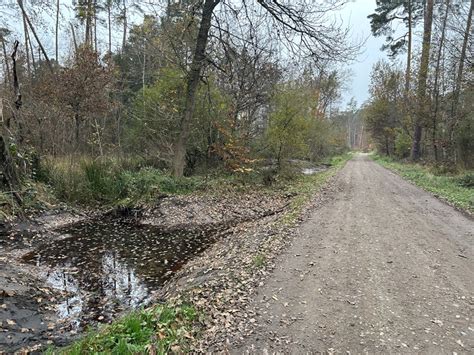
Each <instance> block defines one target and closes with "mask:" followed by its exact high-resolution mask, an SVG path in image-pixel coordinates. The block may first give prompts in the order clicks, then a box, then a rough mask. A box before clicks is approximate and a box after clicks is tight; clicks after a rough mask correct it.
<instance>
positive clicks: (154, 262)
mask: <svg viewBox="0 0 474 355" xmlns="http://www.w3.org/2000/svg"><path fill="white" fill-rule="evenodd" d="M217 232H218V231H217V230H201V231H177V232H173V233H165V232H163V231H161V230H159V229H158V228H154V227H151V226H140V225H131V224H127V223H122V222H121V221H120V220H114V219H107V220H94V221H87V222H81V223H78V224H75V225H72V226H70V227H68V228H67V229H63V230H60V233H62V234H63V236H62V238H60V239H58V240H55V241H54V242H52V243H49V244H46V245H42V246H41V247H38V249H37V250H35V251H34V252H32V253H29V254H27V255H25V257H24V261H25V262H29V263H36V264H37V265H38V266H40V267H44V268H45V270H47V271H45V276H46V279H47V281H48V283H49V284H50V285H52V286H53V287H55V288H57V289H60V290H61V291H62V292H63V294H64V301H62V302H60V303H58V305H57V309H58V313H59V315H60V317H61V318H63V319H66V318H67V319H69V320H71V321H72V324H74V325H75V326H83V325H85V324H87V323H89V322H90V321H91V320H100V321H106V320H108V319H110V318H112V317H113V316H114V315H115V314H117V313H118V312H120V311H122V310H124V309H127V308H135V307H137V306H140V305H142V304H144V303H146V302H147V301H148V300H149V298H150V296H151V293H152V291H154V290H156V289H158V288H159V287H160V286H161V285H162V284H163V282H164V281H165V280H167V279H169V277H170V276H171V275H172V274H173V272H175V271H177V270H179V269H180V267H181V266H182V265H183V264H184V263H185V262H186V261H188V260H189V259H190V258H191V257H192V256H194V255H196V254H197V253H199V252H201V251H202V250H204V249H205V248H206V247H208V246H209V245H210V244H211V243H213V242H214V241H215V238H216V235H217Z"/></svg>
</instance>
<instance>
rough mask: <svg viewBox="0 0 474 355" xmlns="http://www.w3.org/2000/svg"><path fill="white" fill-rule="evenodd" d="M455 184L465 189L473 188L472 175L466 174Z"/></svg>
mask: <svg viewBox="0 0 474 355" xmlns="http://www.w3.org/2000/svg"><path fill="white" fill-rule="evenodd" d="M457 183H458V185H459V186H462V187H467V188H470V189H472V188H474V173H467V174H465V175H463V176H461V177H459V178H458V179H457Z"/></svg>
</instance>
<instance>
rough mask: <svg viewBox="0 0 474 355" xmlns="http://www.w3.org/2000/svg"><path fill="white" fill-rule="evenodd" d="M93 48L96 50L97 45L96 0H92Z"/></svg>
mask: <svg viewBox="0 0 474 355" xmlns="http://www.w3.org/2000/svg"><path fill="white" fill-rule="evenodd" d="M93 11H94V48H95V51H96V52H98V51H99V49H98V46H97V0H94V10H93Z"/></svg>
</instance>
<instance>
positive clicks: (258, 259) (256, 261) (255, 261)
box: [253, 254, 266, 268]
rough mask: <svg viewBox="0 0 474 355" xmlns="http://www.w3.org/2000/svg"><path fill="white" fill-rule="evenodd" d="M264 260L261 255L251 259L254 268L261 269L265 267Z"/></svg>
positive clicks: (263, 256)
mask: <svg viewBox="0 0 474 355" xmlns="http://www.w3.org/2000/svg"><path fill="white" fill-rule="evenodd" d="M265 262H266V258H265V255H263V254H257V255H255V256H254V258H253V264H254V266H255V267H256V268H261V267H263V266H264V265H265Z"/></svg>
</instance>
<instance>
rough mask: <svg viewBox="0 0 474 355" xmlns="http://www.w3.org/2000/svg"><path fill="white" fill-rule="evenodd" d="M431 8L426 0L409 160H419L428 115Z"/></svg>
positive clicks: (429, 0) (429, 2) (430, 3)
mask: <svg viewBox="0 0 474 355" xmlns="http://www.w3.org/2000/svg"><path fill="white" fill-rule="evenodd" d="M433 6H434V0H427V2H426V9H425V15H424V24H423V43H422V47H421V59H420V69H419V71H418V86H417V104H418V110H417V113H416V115H415V122H414V131H413V146H412V150H411V158H412V159H413V160H418V159H420V156H421V137H422V130H423V128H422V127H423V126H422V125H423V121H424V119H425V117H426V116H427V115H428V113H429V109H428V102H427V95H426V82H427V79H428V65H429V60H430V48H431V26H432V23H433Z"/></svg>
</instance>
